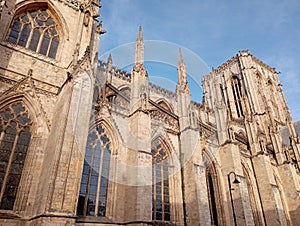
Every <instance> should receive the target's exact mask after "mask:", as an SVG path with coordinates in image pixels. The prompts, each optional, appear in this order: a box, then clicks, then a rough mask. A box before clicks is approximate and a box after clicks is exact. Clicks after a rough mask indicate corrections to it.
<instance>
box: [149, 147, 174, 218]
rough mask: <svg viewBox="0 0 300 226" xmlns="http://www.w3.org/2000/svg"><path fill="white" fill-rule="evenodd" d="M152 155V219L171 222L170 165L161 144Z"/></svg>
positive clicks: (154, 149) (152, 149)
mask: <svg viewBox="0 0 300 226" xmlns="http://www.w3.org/2000/svg"><path fill="white" fill-rule="evenodd" d="M151 153H152V156H153V157H152V219H153V220H160V221H170V197H169V170H168V167H169V163H168V159H167V157H168V156H167V154H166V152H165V150H164V148H163V146H162V145H161V143H160V142H157V143H155V144H154V145H153V146H152V148H151Z"/></svg>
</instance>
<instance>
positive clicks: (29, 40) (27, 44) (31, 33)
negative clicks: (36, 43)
mask: <svg viewBox="0 0 300 226" xmlns="http://www.w3.org/2000/svg"><path fill="white" fill-rule="evenodd" d="M29 26H30V27H31V29H30V33H29V35H28V38H27V42H26V46H25V48H27V49H28V48H29V45H30V43H31V39H32V35H33V31H34V27H33V26H32V23H30V25H29Z"/></svg>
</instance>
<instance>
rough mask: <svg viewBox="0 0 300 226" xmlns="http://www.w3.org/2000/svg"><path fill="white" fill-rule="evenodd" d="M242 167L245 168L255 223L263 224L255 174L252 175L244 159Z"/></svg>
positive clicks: (244, 173) (244, 172)
mask: <svg viewBox="0 0 300 226" xmlns="http://www.w3.org/2000/svg"><path fill="white" fill-rule="evenodd" d="M242 169H243V175H244V177H245V180H246V185H247V190H248V194H249V199H250V206H251V210H252V215H253V220H254V223H255V225H263V216H262V214H261V213H262V210H261V207H260V201H259V197H257V195H258V192H257V187H256V185H255V183H256V182H255V179H254V176H253V175H252V173H251V170H250V169H249V167H248V165H247V164H246V163H244V162H243V161H242Z"/></svg>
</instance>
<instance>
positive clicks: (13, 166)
mask: <svg viewBox="0 0 300 226" xmlns="http://www.w3.org/2000/svg"><path fill="white" fill-rule="evenodd" d="M37 112H38V109H37V108H36V107H35V106H34V104H33V103H32V101H31V100H30V98H28V97H26V96H24V95H14V96H10V97H6V98H1V100H0V156H1V157H0V209H4V210H20V206H19V205H20V202H21V201H20V200H21V199H24V196H26V195H27V193H26V191H25V190H24V189H25V188H24V187H22V186H20V184H21V181H22V178H23V180H26V179H24V178H26V173H24V171H25V172H26V171H27V172H28V168H29V167H28V166H27V167H26V165H28V161H29V160H28V159H27V155H28V153H29V152H32V146H33V145H31V143H32V137H33V136H35V134H36V128H37V127H38V126H37V124H38V120H36V119H37V114H36V113H37ZM26 162H27V163H26ZM26 168H27V170H25V169H26Z"/></svg>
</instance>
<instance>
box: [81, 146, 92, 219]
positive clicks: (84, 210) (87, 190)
mask: <svg viewBox="0 0 300 226" xmlns="http://www.w3.org/2000/svg"><path fill="white" fill-rule="evenodd" d="M94 152H95V148H92V151H91V160H90V165H89V172H88V179H87V182H86V190H85V200H84V206H83V215H84V216H86V211H87V204H88V199H89V188H90V180H91V176H92V170H91V168H92V167H93V159H94Z"/></svg>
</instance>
